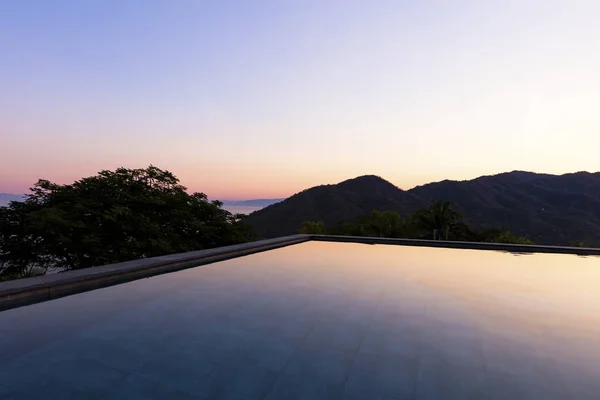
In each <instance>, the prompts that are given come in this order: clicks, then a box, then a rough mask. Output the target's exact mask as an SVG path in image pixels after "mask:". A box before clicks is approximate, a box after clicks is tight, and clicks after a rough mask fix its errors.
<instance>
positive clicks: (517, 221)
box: [410, 171, 600, 245]
mask: <svg viewBox="0 0 600 400" xmlns="http://www.w3.org/2000/svg"><path fill="white" fill-rule="evenodd" d="M410 192H411V193H413V194H415V195H416V196H418V197H419V198H421V199H423V200H424V201H425V202H430V201H431V200H432V199H436V198H444V199H450V200H453V201H454V202H455V205H456V209H457V210H458V211H460V212H461V213H462V214H463V215H464V216H465V220H466V222H468V223H469V224H471V225H472V226H475V227H476V226H496V227H504V228H506V229H508V230H510V231H512V232H513V233H515V234H517V235H520V236H526V237H528V238H529V239H531V240H533V241H534V242H536V243H540V244H562V245H566V244H568V243H570V242H572V241H577V242H584V243H586V244H588V245H592V244H593V245H600V173H594V174H592V173H589V172H578V173H573V174H564V175H549V174H536V173H532V172H524V171H513V172H508V173H503V174H499V175H493V176H482V177H479V178H476V179H473V180H470V181H448V180H445V181H442V182H437V183H430V184H427V185H423V186H418V187H416V188H414V189H411V190H410Z"/></svg>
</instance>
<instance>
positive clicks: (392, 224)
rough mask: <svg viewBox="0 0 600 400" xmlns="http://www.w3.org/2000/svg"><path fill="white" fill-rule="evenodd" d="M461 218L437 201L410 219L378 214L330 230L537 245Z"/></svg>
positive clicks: (349, 232)
mask: <svg viewBox="0 0 600 400" xmlns="http://www.w3.org/2000/svg"><path fill="white" fill-rule="evenodd" d="M461 218H462V217H461V214H460V213H458V212H456V211H454V210H453V209H452V202H450V201H442V200H435V201H433V202H432V203H431V204H430V206H429V207H428V208H424V209H420V210H417V211H415V212H414V213H413V214H412V215H411V216H409V217H408V218H404V217H402V216H400V215H399V214H398V213H397V212H395V211H377V210H375V211H373V212H371V213H370V214H367V215H364V216H362V217H359V218H355V219H353V220H350V221H344V222H342V223H339V224H337V225H335V226H334V227H331V228H330V229H326V230H327V231H328V233H332V234H337V235H346V236H371V237H389V238H407V239H433V238H434V231H435V232H436V233H437V234H436V239H437V240H442V239H444V240H464V241H470V242H495V243H514V244H533V242H532V241H531V240H529V239H527V238H525V237H520V236H515V235H513V234H512V233H511V232H509V231H506V230H504V229H498V228H483V229H478V230H475V229H471V228H470V227H469V226H468V225H467V224H465V223H464V222H463V221H462V219H461Z"/></svg>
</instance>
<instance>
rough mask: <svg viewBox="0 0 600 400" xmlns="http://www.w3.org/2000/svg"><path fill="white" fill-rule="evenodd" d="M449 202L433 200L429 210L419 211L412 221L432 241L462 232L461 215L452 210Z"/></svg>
mask: <svg viewBox="0 0 600 400" xmlns="http://www.w3.org/2000/svg"><path fill="white" fill-rule="evenodd" d="M452 204H453V203H452V202H451V201H442V200H434V201H433V202H432V203H431V205H430V206H429V208H426V209H423V210H419V211H417V212H415V214H414V215H413V220H414V222H415V224H416V226H417V227H418V228H419V230H420V231H421V232H422V233H423V234H424V235H425V236H429V235H431V236H432V237H433V239H434V240H435V239H441V238H445V239H446V240H448V239H449V238H450V237H451V236H452V234H455V233H457V232H458V231H460V230H463V229H464V227H465V226H466V225H464V224H462V223H461V222H460V220H461V218H462V215H461V214H460V213H459V212H457V211H454V210H453V209H452Z"/></svg>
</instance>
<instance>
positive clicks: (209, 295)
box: [0, 242, 600, 400]
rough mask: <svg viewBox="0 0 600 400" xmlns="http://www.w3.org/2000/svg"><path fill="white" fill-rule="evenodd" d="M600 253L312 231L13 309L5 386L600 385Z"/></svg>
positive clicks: (329, 392)
mask: <svg viewBox="0 0 600 400" xmlns="http://www.w3.org/2000/svg"><path fill="white" fill-rule="evenodd" d="M599 377H600V259H599V258H595V257H589V258H586V257H577V256H573V255H556V254H552V255H549V254H532V255H514V254H510V253H504V252H494V251H477V250H455V249H439V248H424V247H409V246H386V245H364V244H352V243H327V242H307V243H302V244H298V245H293V246H289V247H285V248H281V249H277V250H271V251H268V252H263V253H258V254H254V255H250V256H246V257H241V258H236V259H232V260H228V261H223V262H219V263H214V264H210V265H204V266H201V267H197V268H192V269H188V270H184V271H180V272H176V273H170V274H165V275H159V276H155V277H152V278H148V279H142V280H138V281H134V282H130V283H126V284H122V285H117V286H113V287H109V288H105V289H99V290H94V291H91V292H87V293H82V294H78V295H73V296H69V297H65V298H61V299H57V300H53V301H48V302H44V303H39V304H35V305H31V306H27V307H21V308H17V309H12V310H8V311H4V312H0V398H14V399H28V398H34V399H39V398H50V399H67V398H86V399H118V398H122V399H136V398H145V399H188V398H189V399H249V400H251V399H353V400H357V399H396V400H401V399H478V398H481V399H569V398H572V399H598V398H600V379H598V378H599Z"/></svg>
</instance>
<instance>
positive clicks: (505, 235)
mask: <svg viewBox="0 0 600 400" xmlns="http://www.w3.org/2000/svg"><path fill="white" fill-rule="evenodd" d="M491 242H492V243H509V244H535V243H533V241H531V240H529V239H527V238H526V237H523V236H515V235H514V234H513V233H511V232H509V231H504V232H502V233H500V234H499V235H497V236H496V237H494V238H493V239H492V240H491Z"/></svg>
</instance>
